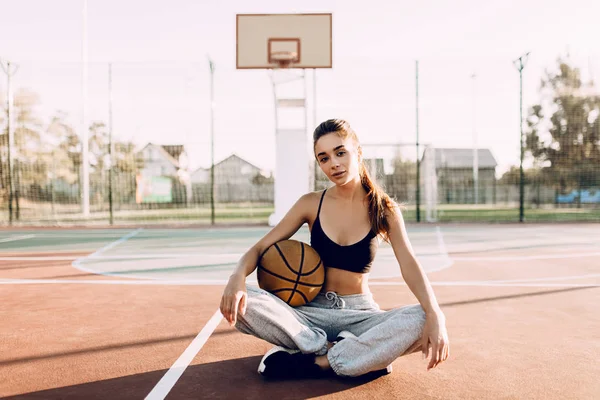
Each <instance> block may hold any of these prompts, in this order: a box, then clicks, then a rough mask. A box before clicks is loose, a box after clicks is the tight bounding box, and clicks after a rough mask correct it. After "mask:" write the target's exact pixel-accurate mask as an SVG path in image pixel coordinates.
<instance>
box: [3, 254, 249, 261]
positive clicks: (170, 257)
mask: <svg viewBox="0 0 600 400" xmlns="http://www.w3.org/2000/svg"><path fill="white" fill-rule="evenodd" d="M242 255H243V253H224V254H207V253H191V254H190V253H177V254H176V253H173V254H152V253H144V254H124V255H122V256H100V255H94V254H90V255H89V256H86V257H82V261H83V260H85V261H88V260H107V261H108V260H143V259H167V260H174V259H180V258H185V259H189V258H209V259H210V258H213V259H220V258H226V259H228V258H232V257H238V258H239V257H241V256H242ZM77 258H78V257H77V256H47V257H44V256H40V257H35V256H25V257H21V256H15V257H10V256H8V257H0V261H68V260H76V259H77ZM232 262H234V261H232ZM235 262H237V260H236V261H235Z"/></svg>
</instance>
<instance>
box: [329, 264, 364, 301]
mask: <svg viewBox="0 0 600 400" xmlns="http://www.w3.org/2000/svg"><path fill="white" fill-rule="evenodd" d="M321 292H323V293H325V292H336V293H337V294H338V295H340V296H347V295H351V294H361V293H370V290H369V274H360V273H356V272H350V271H344V270H343V269H338V268H325V284H324V285H323V288H322V289H321Z"/></svg>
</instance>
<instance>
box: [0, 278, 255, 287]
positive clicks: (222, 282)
mask: <svg viewBox="0 0 600 400" xmlns="http://www.w3.org/2000/svg"><path fill="white" fill-rule="evenodd" d="M227 282H229V281H228V280H227V279H197V280H193V279H185V280H183V279H182V280H140V279H138V280H132V279H123V280H116V279H93V280H91V279H0V285H45V284H60V285H63V284H64V285H76V284H80V285H150V286H152V285H156V286H161V285H164V286H169V285H173V286H209V285H226V284H227ZM247 283H249V282H247Z"/></svg>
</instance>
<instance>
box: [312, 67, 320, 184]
mask: <svg viewBox="0 0 600 400" xmlns="http://www.w3.org/2000/svg"><path fill="white" fill-rule="evenodd" d="M316 128H317V69H316V68H313V127H312V129H313V130H314V129H316ZM313 153H314V152H313ZM313 165H314V173H313V180H314V182H313V190H314V191H315V192H316V191H317V190H318V187H317V180H318V178H319V165H318V163H317V161H316V160H313Z"/></svg>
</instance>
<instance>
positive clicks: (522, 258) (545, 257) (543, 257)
mask: <svg viewBox="0 0 600 400" xmlns="http://www.w3.org/2000/svg"><path fill="white" fill-rule="evenodd" d="M597 256H600V253H567V254H547V255H534V256H507V257H494V256H490V257H452V259H453V260H454V261H525V260H552V259H565V258H582V257H597Z"/></svg>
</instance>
